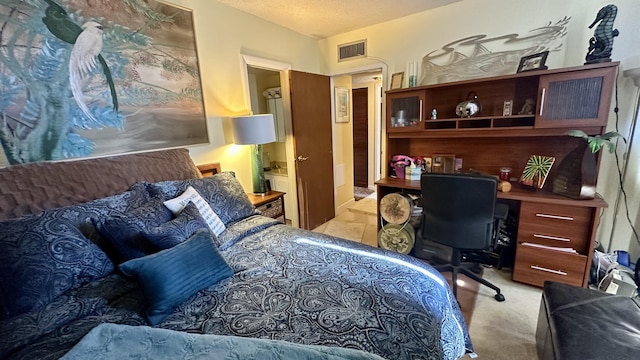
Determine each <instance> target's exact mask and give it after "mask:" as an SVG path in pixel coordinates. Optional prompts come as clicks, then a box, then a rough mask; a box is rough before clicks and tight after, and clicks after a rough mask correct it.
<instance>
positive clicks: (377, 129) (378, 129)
mask: <svg viewBox="0 0 640 360" xmlns="http://www.w3.org/2000/svg"><path fill="white" fill-rule="evenodd" d="M375 70H380V72H381V73H382V82H381V84H380V86H376V90H375V91H376V93H375V98H376V99H378V101H379V103H377V104H375V106H374V108H375V114H374V129H373V131H374V137H375V138H374V142H373V144H374V152H373V153H374V159H373V163H374V164H375V166H374V174H373V180H374V182H375V181H378V180H380V179H381V178H382V172H383V171H384V170H383V164H382V159H383V158H384V157H383V154H384V152H385V151H386V143H385V142H384V141H383V140H382V139H384V137H385V136H386V134H385V133H383V132H384V130H385V128H384V127H383V126H382V125H383V123H382V120H383V119H382V114H384V113H385V108H386V104H385V101H384V99H383V95H384V86H385V83H388V82H389V80H388V76H387V74H388V67H387V64H385V63H377V64H373V65H367V66H359V67H354V68H348V69H345V70H341V71H340V72H336V73H331V74H329V76H330V77H331V86H332V87H333V78H334V77H340V76H345V75H354V74H358V73H363V72H371V71H375ZM334 126H335V124H334ZM334 146H335V141H334ZM335 151H336V149H334V154H335ZM334 160H335V159H334ZM334 166H335V161H334ZM351 166H353V164H352V165H351ZM334 193H335V191H334ZM336 206H337V204H336Z"/></svg>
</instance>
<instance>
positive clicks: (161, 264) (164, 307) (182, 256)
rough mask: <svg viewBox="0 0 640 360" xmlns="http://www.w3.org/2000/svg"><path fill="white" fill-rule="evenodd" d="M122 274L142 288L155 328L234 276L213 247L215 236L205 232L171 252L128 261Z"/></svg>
mask: <svg viewBox="0 0 640 360" xmlns="http://www.w3.org/2000/svg"><path fill="white" fill-rule="evenodd" d="M120 270H121V271H122V272H123V273H124V274H125V275H128V276H133V277H135V278H136V280H137V281H138V283H139V284H140V287H141V288H142V292H143V294H144V296H145V298H146V299H147V303H148V308H147V319H148V320H149V323H150V324H151V325H156V324H158V323H160V322H161V321H162V320H163V319H164V318H165V317H167V316H168V315H169V314H171V312H172V311H173V309H174V308H175V307H176V306H178V305H180V304H181V303H183V302H184V301H186V300H188V299H189V298H190V297H191V296H192V295H194V294H195V293H197V292H198V291H200V290H202V289H205V288H207V287H209V286H212V285H214V284H216V283H218V282H219V281H221V280H223V279H226V278H228V277H230V276H231V275H233V270H232V269H231V267H229V265H228V264H227V262H226V261H225V260H224V258H223V257H222V256H221V255H220V253H219V252H218V249H217V248H216V246H215V245H213V240H212V238H211V233H210V232H209V231H208V230H204V229H203V230H199V231H197V232H196V233H195V234H194V235H193V236H192V237H190V238H189V239H187V240H186V241H185V242H183V243H181V244H178V245H176V246H174V247H172V248H170V249H167V250H162V251H160V252H158V253H156V254H153V255H149V256H145V257H141V258H138V259H133V260H130V261H127V262H125V263H123V264H121V265H120Z"/></svg>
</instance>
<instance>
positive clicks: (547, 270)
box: [531, 265, 567, 276]
mask: <svg viewBox="0 0 640 360" xmlns="http://www.w3.org/2000/svg"><path fill="white" fill-rule="evenodd" d="M531 268H532V269H533V270H540V271H546V272H549V273H552V274H556V275H563V276H567V273H566V272H564V271H560V270H553V269H547V268H543V267H541V266H538V265H531Z"/></svg>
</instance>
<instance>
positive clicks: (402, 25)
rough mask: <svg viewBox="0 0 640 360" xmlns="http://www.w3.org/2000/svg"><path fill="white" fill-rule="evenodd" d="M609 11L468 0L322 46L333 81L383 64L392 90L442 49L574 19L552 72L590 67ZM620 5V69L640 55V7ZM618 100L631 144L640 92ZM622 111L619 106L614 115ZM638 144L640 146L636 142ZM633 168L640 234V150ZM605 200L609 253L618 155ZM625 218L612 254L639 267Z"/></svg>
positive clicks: (607, 170) (630, 192) (602, 189)
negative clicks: (349, 49)
mask: <svg viewBox="0 0 640 360" xmlns="http://www.w3.org/2000/svg"><path fill="white" fill-rule="evenodd" d="M609 3H610V2H609V1H602V0H564V1H557V0H538V1H535V2H534V3H529V4H527V5H524V6H523V3H522V2H521V1H513V0H464V1H461V2H457V3H454V4H451V5H448V6H444V7H440V8H437V9H434V10H431V11H426V12H422V13H417V14H413V15H410V16H407V17H404V18H401V19H397V20H393V21H389V22H387V23H383V24H378V25H374V26H370V27H367V28H364V29H360V30H356V31H352V32H348V33H344V34H340V35H337V36H334V37H331V38H328V39H325V40H321V41H320V46H321V51H322V52H323V55H324V59H325V60H326V61H327V67H328V71H329V72H330V73H343V72H345V71H346V69H349V68H354V67H358V66H369V65H371V64H375V63H384V64H386V65H387V69H388V72H387V74H385V75H387V76H386V80H385V83H386V84H387V85H386V86H385V88H387V89H388V79H389V77H390V76H389V75H390V74H392V73H395V72H399V71H406V67H407V63H409V62H413V61H419V60H421V59H422V57H423V56H425V55H426V54H428V53H430V52H432V51H435V50H439V49H441V47H442V46H443V45H445V44H447V43H449V42H452V41H455V40H459V39H462V38H465V37H468V36H472V35H480V34H484V35H486V36H487V37H498V36H502V35H506V34H512V33H517V34H520V35H521V36H526V35H527V34H529V31H530V30H532V29H535V28H538V27H542V26H546V25H548V24H549V23H555V22H556V21H558V20H560V19H562V18H563V17H564V16H568V17H571V19H570V20H569V23H568V26H567V34H566V36H565V37H563V39H562V42H563V46H562V50H561V51H557V52H552V53H551V54H550V55H549V59H548V60H547V65H548V66H549V67H550V68H561V67H569V66H578V65H582V64H583V63H584V61H585V60H584V57H585V55H586V53H587V48H588V40H589V38H590V37H592V36H593V29H589V28H588V26H589V25H590V24H591V22H593V20H594V19H595V16H596V14H597V12H598V10H599V9H600V8H602V7H604V6H606V5H608V4H609ZM615 5H616V6H617V7H618V16H617V18H616V21H615V23H614V26H615V27H616V28H617V29H618V30H619V31H620V36H618V37H617V38H615V41H614V50H613V55H612V58H613V60H614V61H620V60H624V59H627V58H629V57H632V56H636V55H640V46H638V45H639V43H638V36H640V21H638V18H640V2H639V1H637V0H619V1H616V2H615ZM361 39H367V46H368V56H369V57H368V58H365V59H358V60H352V61H345V62H340V63H338V62H337V61H336V60H335V59H336V56H335V52H336V47H337V45H338V44H344V43H348V42H352V41H356V40H361ZM492 45H493V44H492ZM505 46H506V45H505ZM491 50H492V51H499V50H501V49H500V48H495V49H491ZM618 93H619V104H618V107H619V109H620V111H619V118H620V120H619V131H620V132H621V133H623V134H624V135H625V136H628V132H629V128H630V124H631V122H632V115H633V110H634V107H635V96H636V88H635V87H634V86H633V84H632V83H631V81H630V80H629V79H626V78H623V77H622V76H620V78H619V81H618ZM614 106H615V105H612V108H613V107H614ZM614 129H615V116H614V113H613V111H612V113H611V116H610V120H609V125H608V130H614ZM636 137H638V136H636ZM635 142H636V143H638V142H640V139H635ZM624 151H626V149H625V146H624V144H621V145H620V146H619V153H623V152H624ZM629 164H630V165H629V170H628V176H627V182H626V183H625V190H626V192H627V199H628V200H629V201H630V202H632V203H631V204H630V205H631V206H630V209H629V213H630V217H631V220H632V222H633V223H635V226H636V227H640V219H639V217H640V214H639V212H638V205H637V201H634V199H637V198H639V197H640V186H639V185H640V184H639V183H640V169H639V165H640V144H638V145H634V148H633V149H632V154H631V157H630V162H629ZM598 192H599V193H600V194H602V196H603V197H604V198H605V200H606V201H607V202H608V203H609V204H610V207H609V208H608V209H606V210H605V212H604V215H603V216H602V218H601V225H600V227H599V231H598V236H597V239H598V241H600V242H602V243H603V245H604V246H605V249H606V248H607V246H608V244H609V236H610V234H611V225H612V221H613V218H614V214H613V211H612V207H613V204H614V202H615V199H616V195H617V192H618V181H617V170H616V169H615V158H614V157H613V156H612V155H609V154H603V157H602V166H601V171H600V177H599V183H598ZM623 210H624V207H622V210H621V211H620V212H619V214H618V220H617V223H616V230H615V233H614V235H615V236H614V238H613V241H612V245H611V248H612V250H616V249H623V250H630V251H631V255H632V259H633V260H635V259H636V258H637V257H638V256H640V246H638V245H637V243H636V240H635V239H634V236H633V234H632V231H631V227H630V226H629V222H628V221H627V220H626V216H625V215H624V211H623Z"/></svg>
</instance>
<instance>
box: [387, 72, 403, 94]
mask: <svg viewBox="0 0 640 360" xmlns="http://www.w3.org/2000/svg"><path fill="white" fill-rule="evenodd" d="M403 81H404V71H402V72H397V73H395V74H393V75H391V86H390V87H389V90H393V89H401V88H402V82H403Z"/></svg>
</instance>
